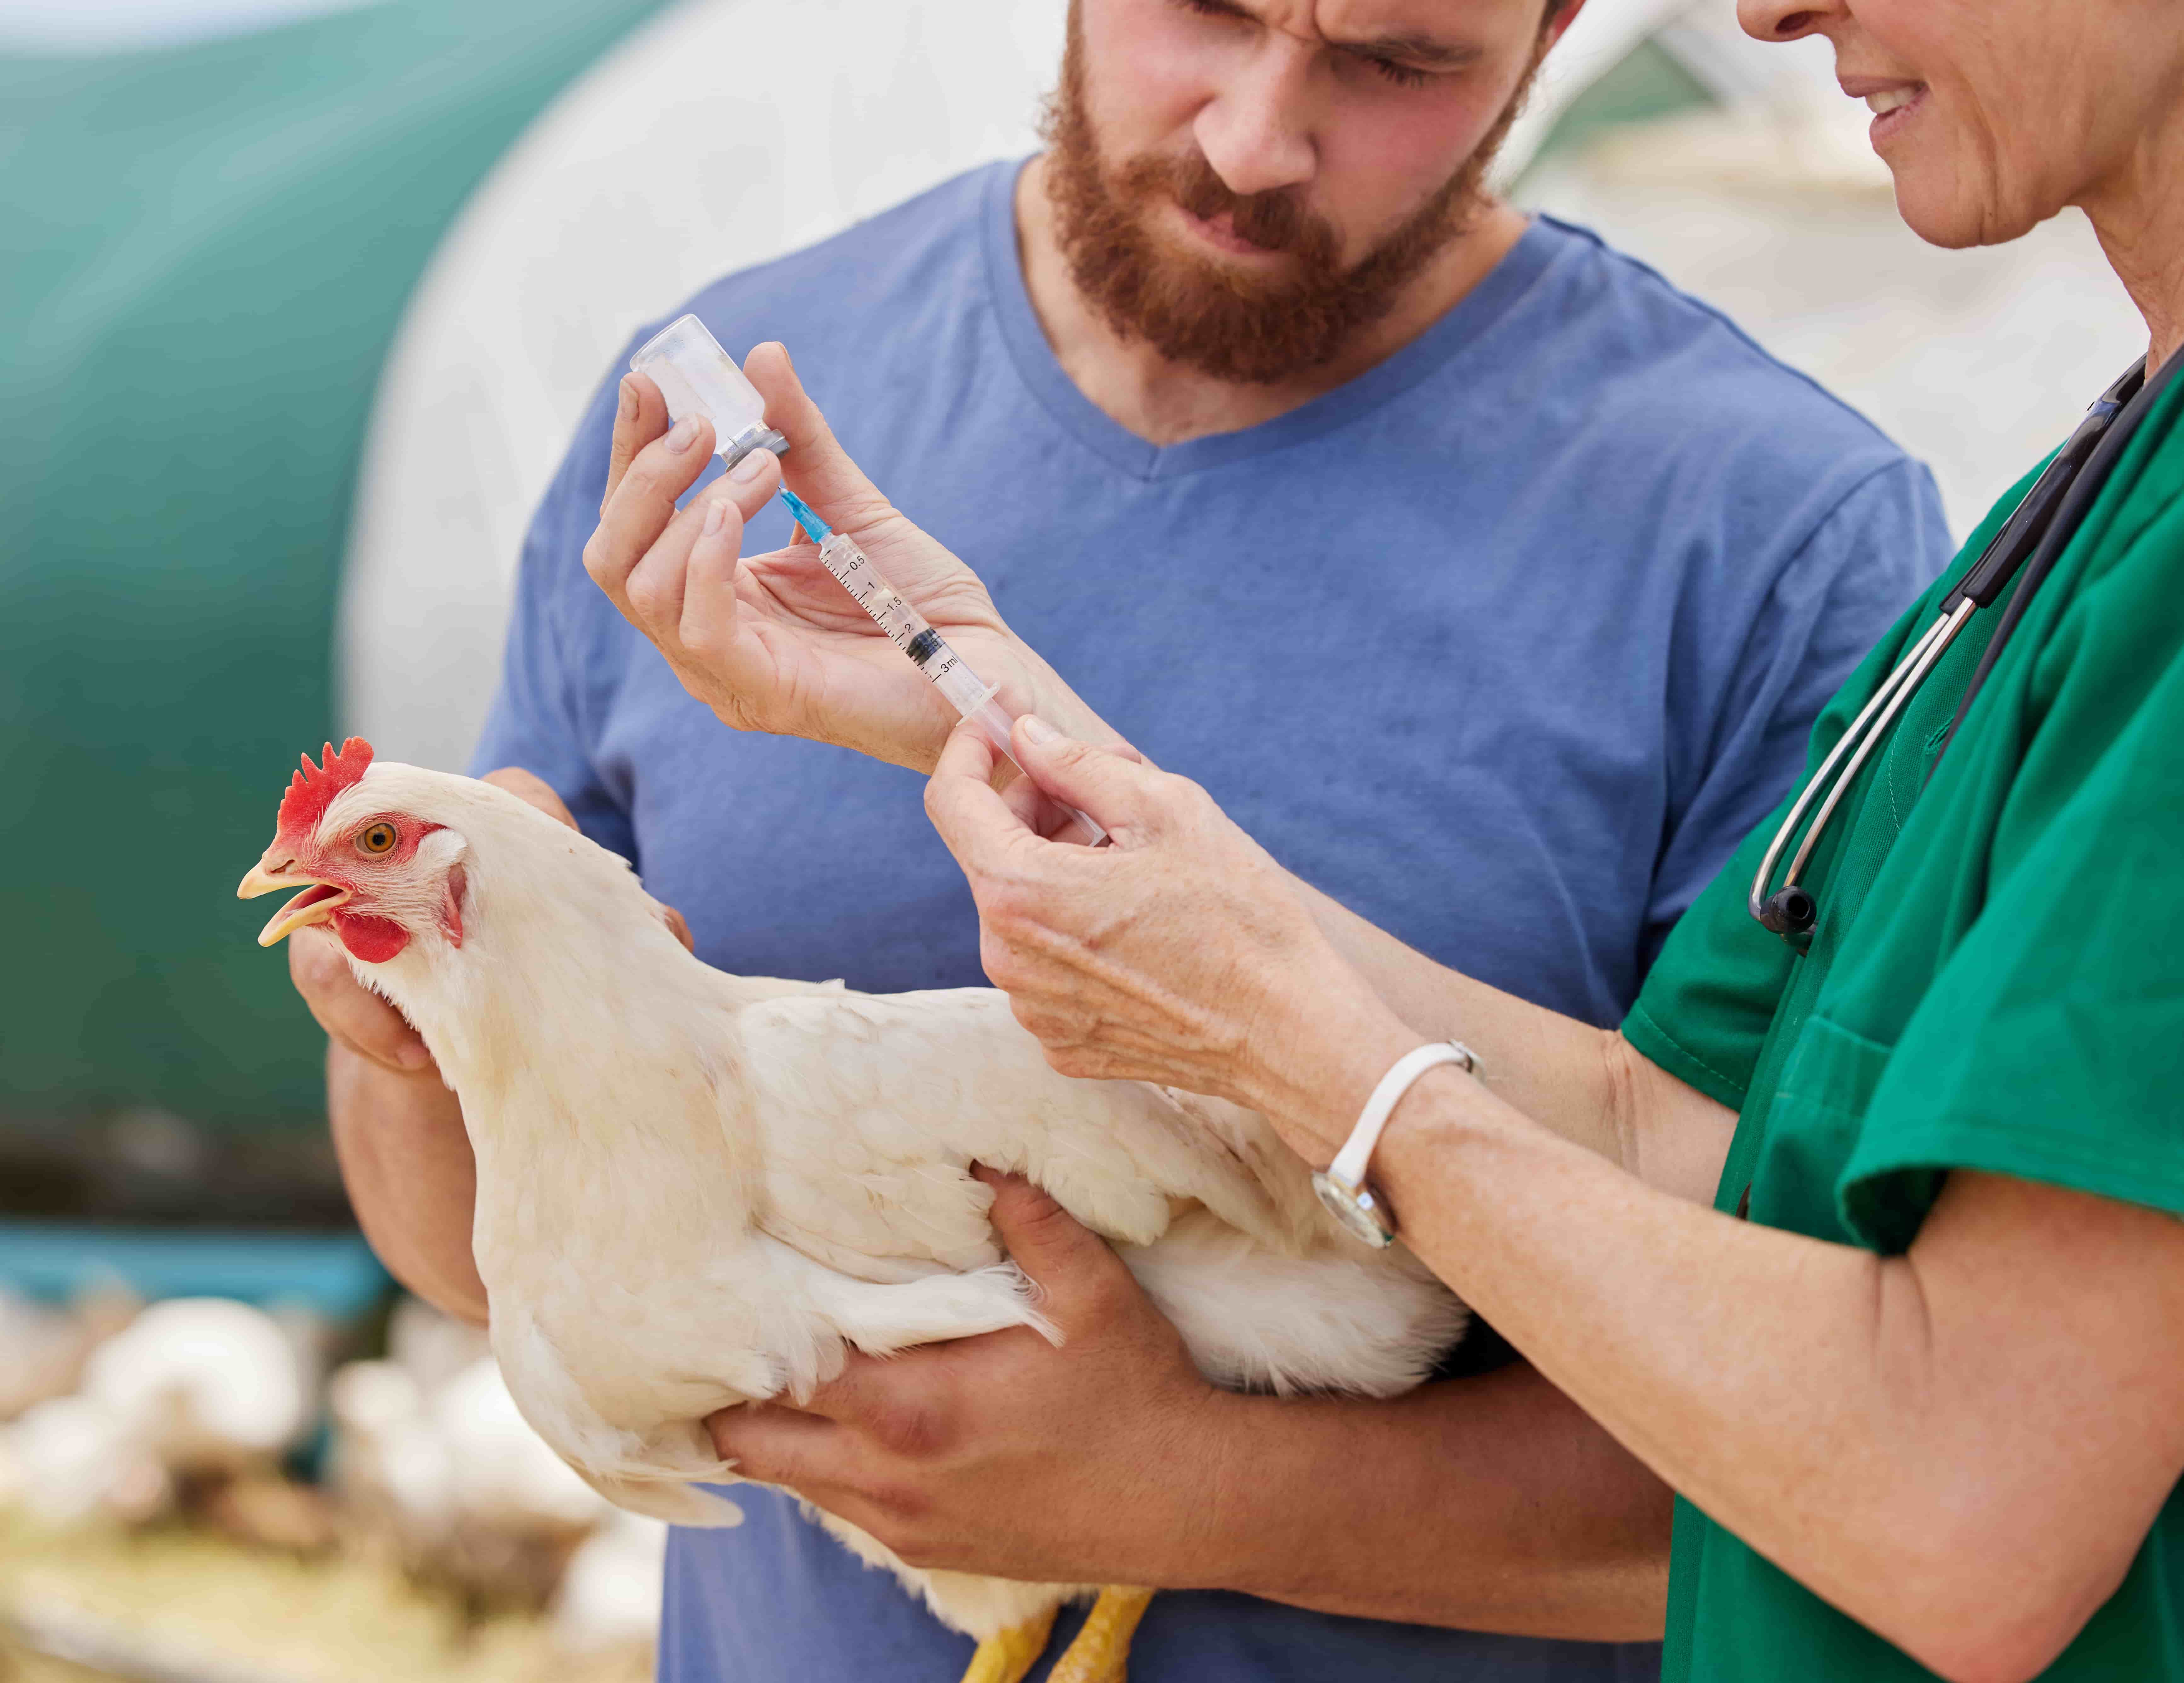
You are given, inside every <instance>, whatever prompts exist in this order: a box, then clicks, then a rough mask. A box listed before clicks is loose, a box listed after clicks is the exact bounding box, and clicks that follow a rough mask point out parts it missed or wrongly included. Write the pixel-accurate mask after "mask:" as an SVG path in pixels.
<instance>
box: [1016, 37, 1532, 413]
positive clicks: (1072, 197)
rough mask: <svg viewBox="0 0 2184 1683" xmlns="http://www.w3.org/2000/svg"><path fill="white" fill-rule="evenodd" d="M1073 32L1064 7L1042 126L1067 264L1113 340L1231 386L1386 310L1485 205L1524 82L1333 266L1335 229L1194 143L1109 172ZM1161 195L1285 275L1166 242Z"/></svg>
mask: <svg viewBox="0 0 2184 1683" xmlns="http://www.w3.org/2000/svg"><path fill="white" fill-rule="evenodd" d="M1082 41H1083V32H1082V31H1081V29H1080V28H1079V27H1078V21H1077V17H1076V8H1075V7H1074V6H1072V8H1071V16H1070V29H1069V43H1068V46H1067V48H1066V49H1065V51H1064V52H1063V54H1062V59H1061V86H1060V87H1059V88H1058V89H1057V90H1056V92H1055V95H1054V98H1053V99H1052V100H1051V102H1050V103H1049V105H1048V108H1047V113H1046V121H1045V126H1044V131H1043V132H1044V137H1045V141H1046V143H1047V148H1048V152H1047V159H1046V180H1047V193H1048V197H1049V198H1050V199H1051V200H1052V201H1053V204H1054V209H1055V221H1056V236H1057V237H1058V239H1059V241H1060V242H1061V252H1062V256H1063V258H1064V259H1066V260H1067V263H1068V265H1069V272H1070V275H1071V276H1072V278H1073V280H1074V281H1076V283H1077V287H1078V291H1079V292H1080V293H1083V294H1084V298H1086V300H1087V301H1088V302H1089V303H1090V304H1091V305H1092V307H1093V308H1094V309H1096V310H1097V311H1098V312H1099V313H1100V315H1101V317H1102V318H1104V319H1105V320H1106V322H1107V324H1108V326H1111V327H1112V328H1113V329H1114V331H1115V332H1117V333H1118V334H1120V335H1121V336H1122V337H1123V338H1125V339H1142V340H1144V341H1145V343H1148V344H1150V345H1151V346H1152V347H1153V348H1154V349H1156V350H1157V351H1158V352H1160V354H1162V356H1164V357H1166V358H1167V359H1169V360H1170V361H1171V362H1178V363H1181V364H1183V365H1184V366H1186V367H1190V368H1195V369H1196V370H1198V371H1200V372H1201V373H1203V374H1208V375H1211V376H1213V377H1214V378H1215V379H1217V380H1226V381H1231V382H1236V383H1238V384H1255V385H1273V384H1274V383H1276V382H1279V381H1282V380H1285V379H1289V378H1290V377H1292V376H1295V375H1298V374H1301V373H1304V372H1306V371H1308V370H1311V369H1314V368H1318V367H1319V366H1321V365H1323V364H1325V363H1327V362H1329V361H1332V360H1333V359H1334V358H1335V357H1336V356H1337V355H1339V354H1340V353H1341V352H1342V350H1343V349H1344V348H1346V347H1347V346H1348V345H1350V344H1351V343H1353V342H1354V341H1355V339H1356V338H1357V335H1358V334H1359V333H1360V332H1362V331H1363V330H1364V329H1365V328H1366V327H1368V326H1371V325H1372V324H1373V323H1374V322H1376V321H1378V320H1380V319H1381V318H1382V317H1383V316H1385V315H1387V314H1388V312H1389V311H1390V309H1393V308H1394V307H1395V305H1396V300H1397V299H1398V298H1400V297H1401V294H1402V291H1403V288H1404V287H1406V286H1407V285H1408V284H1409V282H1410V281H1412V280H1414V279H1416V278H1417V276H1418V273H1419V271H1421V270H1424V268H1425V266H1426V265H1427V264H1428V263H1429V262H1430V261H1431V260H1432V259H1434V258H1435V256H1436V255H1437V254H1439V253H1440V251H1441V250H1442V249H1443V248H1445V247H1446V245H1447V244H1448V242H1450V241H1451V240H1452V239H1454V238H1456V237H1457V236H1458V235H1460V234H1462V233H1463V231H1464V230H1465V229H1466V228H1467V227H1468V226H1469V225H1470V224H1471V222H1472V220H1473V219H1474V215H1476V213H1477V212H1478V211H1479V209H1482V208H1483V207H1484V205H1485V196H1484V195H1483V194H1482V193H1481V192H1480V191H1479V185H1480V182H1481V181H1482V180H1483V179H1484V178H1485V174H1486V171H1487V169H1488V167H1489V166H1490V164H1492V163H1493V161H1494V155H1495V153H1496V152H1497V151H1499V150H1500V149H1501V145H1502V140H1503V139H1504V138H1505V137H1507V134H1508V132H1509V125H1510V124H1511V123H1513V121H1515V120H1516V116H1517V113H1518V109H1520V108H1521V107H1522V106H1523V104H1524V94H1525V92H1526V91H1527V90H1528V89H1529V86H1530V84H1531V76H1530V74H1529V72H1528V73H1527V74H1526V75H1525V78H1524V81H1523V82H1522V83H1521V84H1520V85H1519V86H1518V90H1517V92H1516V93H1515V95H1514V96H1513V97H1512V98H1511V99H1510V101H1509V103H1508V105H1507V107H1506V108H1505V109H1503V111H1502V114H1501V116H1500V117H1499V118H1497V119H1496V121H1495V125H1494V127H1493V128H1492V129H1491V130H1490V131H1489V132H1488V134H1487V136H1486V137H1485V140H1483V141H1482V142H1480V143H1479V148H1478V150H1477V151H1475V152H1474V153H1472V155H1471V156H1470V157H1469V158H1468V159H1466V160H1465V161H1464V164H1463V168H1462V169H1460V170H1457V172H1456V174H1455V175H1454V176H1451V178H1450V179H1449V180H1448V181H1446V182H1445V183H1443V184H1442V186H1441V187H1440V189H1439V191H1437V192H1435V194H1434V195H1433V197H1432V198H1429V200H1427V202H1426V203H1424V205H1423V206H1421V207H1420V208H1419V209H1418V210H1417V211H1416V212H1414V213H1413V214H1412V215H1411V216H1410V217H1409V218H1408V219H1407V220H1406V221H1405V222H1404V223H1403V225H1402V226H1401V227H1399V228H1397V229H1396V231H1395V232H1394V233H1392V234H1390V235H1389V236H1388V237H1387V238H1386V239H1385V240H1383V241H1381V242H1380V243H1379V245H1378V246H1377V247H1375V248H1373V251H1372V252H1371V253H1370V254H1368V255H1367V256H1366V257H1364V258H1363V259H1362V260H1360V261H1359V262H1357V263H1356V264H1353V265H1351V266H1350V267H1349V268H1347V269H1345V268H1343V267H1342V266H1341V265H1340V263H1339V262H1338V261H1337V254H1338V252H1339V250H1340V242H1339V241H1338V240H1337V237H1336V236H1335V232H1334V229H1333V228H1332V227H1331V226H1329V224H1328V223H1327V222H1326V221H1325V220H1323V218H1321V217H1319V216H1318V215H1314V214H1313V213H1312V211H1310V210H1307V209H1305V207H1304V205H1303V203H1302V202H1301V200H1300V199H1299V198H1296V197H1295V196H1294V195H1293V194H1292V192H1290V191H1289V190H1287V189H1277V190H1275V191H1273V192H1261V193H1251V194H1248V195H1247V194H1240V193H1235V192H1231V191H1230V190H1229V187H1227V185H1226V184H1225V183H1223V181H1222V180H1221V178H1220V176H1217V175H1216V174H1215V173H1214V170H1213V166H1212V164H1208V163H1207V162H1206V159H1205V157H1204V155H1203V154H1202V153H1198V152H1196V151H1195V150H1194V151H1193V152H1192V153H1191V155H1190V157H1189V158H1187V159H1184V158H1157V157H1145V158H1137V159H1132V160H1130V161H1129V162H1128V163H1127V164H1123V166H1122V167H1121V169H1119V170H1117V171H1116V172H1115V173H1114V174H1113V175H1112V176H1110V175H1109V174H1108V172H1107V170H1106V168H1105V166H1104V165H1103V164H1101V162H1100V147H1099V141H1098V137H1096V136H1095V134H1094V132H1093V128H1092V120H1091V114H1090V112H1089V109H1088V107H1087V103H1086V99H1085V89H1084V53H1083V47H1082ZM1544 45H1545V42H1544V40H1543V41H1542V46H1544ZM1534 64H1535V68H1536V65H1537V60H1536V59H1535V61H1534ZM1166 203H1176V204H1179V205H1181V206H1182V207H1183V208H1184V209H1185V210H1187V211H1189V212H1190V213H1191V214H1192V215H1195V216H1198V217H1201V218H1202V219H1204V220H1209V221H1210V220H1213V219H1214V218H1216V217H1218V216H1219V215H1222V213H1223V212H1224V211H1225V212H1227V213H1228V215H1229V219H1230V221H1229V226H1231V227H1232V228H1233V229H1234V231H1235V232H1236V233H1237V235H1238V236H1240V237H1242V238H1244V239H1246V240H1249V241H1250V242H1251V243H1252V244H1253V245H1256V246H1260V247H1262V248H1265V249H1267V250H1268V251H1278V252H1282V253H1284V254H1287V255H1288V257H1289V258H1290V273H1289V274H1287V275H1286V276H1282V277H1280V278H1279V279H1267V278H1262V277H1260V276H1256V275H1251V274H1248V273H1244V272H1240V271H1239V270H1236V269H1234V268H1231V267H1229V266H1226V265H1222V264H1219V263H1216V262H1214V261H1212V259H1200V258H1196V257H1193V256H1191V255H1190V254H1185V253H1182V252H1178V251H1177V250H1175V249H1174V248H1173V242H1172V241H1168V240H1164V239H1163V238H1162V237H1161V236H1160V235H1159V234H1157V233H1156V232H1155V231H1154V229H1153V226H1152V220H1153V217H1154V215H1156V213H1157V212H1158V210H1159V209H1160V208H1161V207H1162V205H1163V204H1166Z"/></svg>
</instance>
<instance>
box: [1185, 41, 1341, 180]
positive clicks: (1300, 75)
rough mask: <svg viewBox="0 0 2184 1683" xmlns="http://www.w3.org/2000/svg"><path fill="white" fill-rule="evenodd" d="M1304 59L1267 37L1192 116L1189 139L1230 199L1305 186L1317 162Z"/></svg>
mask: <svg viewBox="0 0 2184 1683" xmlns="http://www.w3.org/2000/svg"><path fill="white" fill-rule="evenodd" d="M1311 68H1312V51H1311V49H1310V48H1309V47H1305V46H1304V45H1303V43H1301V42H1294V41H1290V40H1289V39H1288V38H1286V37H1285V36H1283V35H1281V34H1279V33H1278V32H1277V31H1271V30H1270V31H1267V32H1266V34H1265V36H1262V39H1261V40H1260V42H1258V44H1257V45H1256V47H1254V49H1253V50H1252V51H1251V53H1250V54H1249V55H1248V56H1247V57H1245V58H1244V59H1241V60H1240V61H1239V62H1238V63H1237V64H1235V65H1234V67H1233V68H1232V69H1231V70H1229V74H1228V75H1226V76H1225V77H1224V78H1223V81H1222V82H1221V84H1220V86H1218V87H1217V89H1216V90H1215V91H1214V94H1213V97H1212V98H1211V99H1209V100H1208V101H1207V102H1206V104H1205V105H1204V106H1203V107H1201V109H1200V110H1199V113H1198V117H1197V120H1195V122H1194V123H1193V124H1192V125H1191V133H1192V135H1193V137H1195V139H1196V140H1197V142H1198V149H1199V150H1200V151H1201V152H1202V153H1205V154H1206V162H1207V163H1208V164H1212V166H1213V170H1214V173H1215V174H1216V175H1217V176H1220V177H1221V179H1222V181H1223V183H1224V184H1225V185H1226V186H1227V187H1228V188H1229V191H1230V192H1234V193H1239V194H1243V195H1246V196H1248V195H1250V194H1251V193H1256V192H1273V191H1274V190H1275V189H1277V188H1279V187H1295V186H1297V185H1299V184H1300V183H1301V182H1304V181H1310V180H1311V179H1312V175H1313V173H1314V171H1315V170H1317V169H1318V162H1319V149H1318V145H1317V144H1316V143H1315V142H1314V140H1313V138H1312V130H1313V125H1314V120H1313V115H1312V91H1311V87H1310V85H1309V82H1308V81H1307V75H1308V72H1309V71H1310V70H1311Z"/></svg>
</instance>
